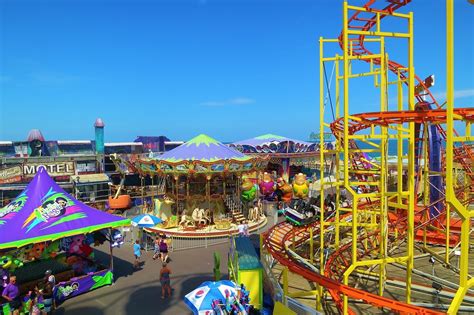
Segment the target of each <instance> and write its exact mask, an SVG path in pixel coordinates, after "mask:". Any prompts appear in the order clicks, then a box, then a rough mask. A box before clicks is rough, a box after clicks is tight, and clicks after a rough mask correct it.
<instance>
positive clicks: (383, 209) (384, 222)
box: [379, 37, 388, 296]
mask: <svg viewBox="0 0 474 315" xmlns="http://www.w3.org/2000/svg"><path fill="white" fill-rule="evenodd" d="M386 60H388V58H386V54H385V39H384V38H383V37H381V38H380V111H381V112H386V111H387V110H388V106H387V99H386V96H387V63H386ZM380 128H381V139H380V167H381V169H380V179H379V181H380V184H379V192H380V249H379V251H380V252H379V255H380V259H381V260H382V262H381V264H380V267H379V295H380V296H383V291H384V288H385V272H386V270H385V268H386V263H385V259H386V258H387V257H388V253H387V242H388V239H387V238H388V209H387V172H388V167H387V137H388V132H387V127H386V126H381V127H380Z"/></svg>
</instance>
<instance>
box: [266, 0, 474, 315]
mask: <svg viewBox="0 0 474 315" xmlns="http://www.w3.org/2000/svg"><path fill="white" fill-rule="evenodd" d="M374 2H375V0H371V1H369V2H368V3H366V4H365V6H364V7H365V8H366V9H367V10H368V13H369V14H371V13H372V14H373V16H371V17H369V18H366V17H362V13H361V12H355V13H354V14H353V15H352V16H351V17H350V18H349V21H348V24H349V25H348V28H349V29H357V30H364V31H368V30H370V29H371V28H373V27H374V26H375V25H376V21H377V19H376V15H375V14H376V13H377V12H379V13H382V14H381V15H380V18H384V17H386V16H387V15H388V14H391V13H393V12H394V11H396V10H397V9H399V8H401V7H403V6H404V5H406V4H408V3H409V2H410V0H389V1H388V2H389V4H388V5H387V6H386V7H384V8H383V9H376V8H372V7H371V6H372V5H373V4H374ZM360 22H362V23H365V24H363V25H357V24H358V23H360ZM364 39H365V36H359V35H357V36H352V37H349V42H350V43H351V46H352V47H353V50H352V53H353V54H354V55H367V54H371V52H370V51H369V50H368V49H366V47H365V45H364ZM339 44H340V46H341V48H343V47H344V45H343V36H342V34H341V35H340V36H339ZM361 60H364V59H363V58H362V59H361ZM372 60H373V62H374V63H375V64H380V59H372ZM388 69H389V70H390V71H392V72H394V73H396V74H399V75H400V77H401V79H402V80H403V81H404V82H405V83H406V82H408V80H407V78H408V72H407V70H406V68H405V67H403V66H402V65H400V64H398V63H396V62H394V61H388ZM415 79H416V80H417V81H418V86H420V87H422V88H423V90H424V91H425V93H426V95H425V96H428V97H429V99H430V100H431V101H429V102H427V101H426V100H424V99H423V97H422V95H415V98H416V100H417V101H418V103H419V104H430V105H433V106H434V107H435V109H433V110H427V109H424V108H422V107H421V108H420V110H417V111H400V112H385V113H366V114H358V115H353V116H355V117H357V120H351V122H350V125H349V134H354V133H356V132H358V131H360V130H363V129H366V128H369V127H370V126H373V125H382V126H387V125H392V124H403V123H425V122H429V123H434V124H437V129H438V131H439V132H440V134H441V136H442V137H443V138H444V139H446V132H445V130H444V129H443V128H442V126H441V123H444V122H446V111H444V110H442V109H441V106H440V105H439V103H438V102H437V101H436V99H435V98H434V97H433V95H432V94H431V93H430V91H429V89H428V88H427V87H426V86H425V83H424V82H423V81H422V80H421V79H420V78H419V77H418V76H415ZM455 114H456V115H457V117H460V119H462V120H465V121H474V109H473V108H466V109H455ZM331 130H332V132H333V134H334V135H335V136H336V139H337V140H338V141H343V130H344V125H343V119H342V118H341V119H338V120H336V121H335V122H333V123H332V124H331ZM351 147H355V143H351ZM472 150H473V149H472V148H471V147H468V146H465V145H461V146H458V147H456V148H454V151H455V152H454V153H455V161H456V162H458V163H459V164H460V165H462V167H463V168H464V170H465V172H466V174H467V175H468V176H470V177H471V179H473V178H474V173H473V171H472V161H474V159H473V156H474V155H473V152H472ZM360 164H361V163H360V161H358V158H357V157H355V156H354V157H353V160H352V165H353V166H354V167H356V168H357V166H358V165H360ZM367 176H370V175H369V174H368V175H367ZM428 207H429V206H427V207H424V208H423V209H421V210H418V215H421V213H422V212H426V209H427V208H428ZM402 221H403V219H402V218H397V220H394V221H392V222H391V225H392V227H393V226H398V227H402V230H403V222H402ZM430 223H431V220H427V221H423V222H420V224H419V225H418V226H417V227H416V230H418V229H421V228H422V227H424V226H426V225H427V224H430ZM318 225H319V222H316V223H313V224H312V225H309V226H305V227H294V226H292V225H290V224H288V223H286V222H283V223H280V224H278V225H276V226H274V227H273V228H272V229H270V230H269V231H268V232H267V233H265V234H264V246H265V248H266V249H267V250H268V252H269V253H270V254H271V255H272V256H273V257H274V258H275V259H276V260H277V261H278V262H279V263H280V264H282V265H284V266H287V267H288V269H289V270H290V271H292V272H294V273H297V274H299V275H301V276H303V277H304V278H306V279H308V280H310V281H314V282H316V283H318V284H319V285H321V286H323V287H325V288H326V289H327V290H328V291H329V293H330V294H331V296H332V298H333V300H334V302H335V303H336V306H337V307H338V308H339V309H340V310H342V309H343V300H342V297H341V294H344V295H346V296H348V297H350V298H353V299H360V300H363V301H364V302H366V303H368V304H371V305H373V306H376V307H379V308H387V309H390V310H392V311H394V312H397V313H404V314H407V313H408V314H442V313H439V312H436V311H433V310H429V309H425V308H421V307H416V306H413V305H409V304H406V303H403V302H399V301H395V300H391V299H388V298H384V297H381V296H379V295H375V294H371V293H368V292H366V291H363V290H360V289H356V288H352V287H350V286H346V285H343V284H341V283H340V281H341V276H342V274H343V272H344V271H345V270H346V269H347V267H348V266H349V265H350V264H351V259H350V255H346V252H347V251H348V250H349V251H350V249H351V246H350V243H349V244H346V245H343V246H341V247H340V248H339V249H338V250H336V251H334V252H333V253H332V254H331V255H330V257H329V258H328V261H327V263H326V268H325V274H324V275H321V274H319V273H317V272H315V271H313V270H310V269H308V268H306V267H305V266H304V265H302V264H301V263H300V262H299V261H298V260H297V259H296V258H294V257H293V256H292V254H291V253H289V252H288V251H287V247H286V244H290V243H292V240H294V239H296V240H297V241H296V242H295V243H294V245H295V246H297V245H299V244H301V243H304V242H306V241H307V240H308V239H309V235H310V234H309V229H313V233H318V231H316V230H314V229H318ZM377 236H378V231H375V232H372V233H370V234H367V235H364V236H361V237H359V238H358V243H360V244H361V246H360V248H365V247H366V246H363V244H364V242H363V241H367V243H368V244H370V242H371V241H372V240H374V241H376V239H377ZM403 237H404V234H403V233H401V234H400V235H399V238H398V240H401V239H403ZM369 252H370V249H368V248H367V249H366V250H360V252H359V253H358V254H359V255H361V256H363V255H366V254H368V253H369ZM348 312H349V313H350V314H354V312H353V311H352V310H350V309H349V310H348Z"/></svg>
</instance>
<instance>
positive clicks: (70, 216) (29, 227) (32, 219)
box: [0, 167, 130, 249]
mask: <svg viewBox="0 0 474 315" xmlns="http://www.w3.org/2000/svg"><path fill="white" fill-rule="evenodd" d="M129 224H130V220H129V219H124V218H122V217H119V216H115V215H112V214H108V213H106V212H102V211H100V210H97V209H94V208H91V207H89V206H87V205H85V204H83V203H81V202H79V201H78V200H77V199H75V198H73V197H72V196H71V195H69V194H68V193H66V192H65V191H64V190H63V189H62V188H61V187H59V186H58V185H57V184H56V183H55V182H54V180H53V179H52V178H51V177H49V175H48V173H47V172H46V170H45V168H43V167H41V168H40V169H39V170H38V173H37V174H36V176H35V177H34V178H33V180H32V181H31V182H30V183H29V184H28V186H27V187H26V188H25V190H23V192H22V193H21V194H20V195H19V196H18V197H17V198H16V199H15V200H13V201H12V202H10V203H9V204H8V205H7V206H5V207H3V208H1V209H0V249H4V248H11V247H22V246H25V245H28V244H32V243H39V242H45V241H52V240H56V239H60V238H63V237H66V236H72V235H77V234H86V233H90V232H94V231H97V230H101V229H104V228H115V227H119V226H125V225H129Z"/></svg>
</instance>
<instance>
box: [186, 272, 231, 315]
mask: <svg viewBox="0 0 474 315" xmlns="http://www.w3.org/2000/svg"><path fill="white" fill-rule="evenodd" d="M227 294H228V295H229V296H230V297H235V296H236V295H237V290H236V286H235V283H233V282H232V281H229V280H222V281H216V282H214V281H206V282H204V283H203V284H201V285H200V286H199V287H197V288H196V289H194V290H193V291H191V292H189V293H188V294H186V296H185V297H184V302H185V303H186V305H188V307H189V308H190V309H191V310H192V311H193V312H194V314H195V315H207V314H212V302H213V301H214V300H221V301H222V302H225V299H226V295H227ZM210 312H211V313H210Z"/></svg>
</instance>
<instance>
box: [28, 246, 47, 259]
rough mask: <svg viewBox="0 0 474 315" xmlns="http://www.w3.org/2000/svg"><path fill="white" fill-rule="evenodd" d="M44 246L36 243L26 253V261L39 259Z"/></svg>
mask: <svg viewBox="0 0 474 315" xmlns="http://www.w3.org/2000/svg"><path fill="white" fill-rule="evenodd" d="M45 247H46V246H45V244H44V243H36V244H34V245H33V247H32V248H31V250H30V251H29V253H28V259H29V260H36V259H40V258H41V254H43V251H44V249H45Z"/></svg>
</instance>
